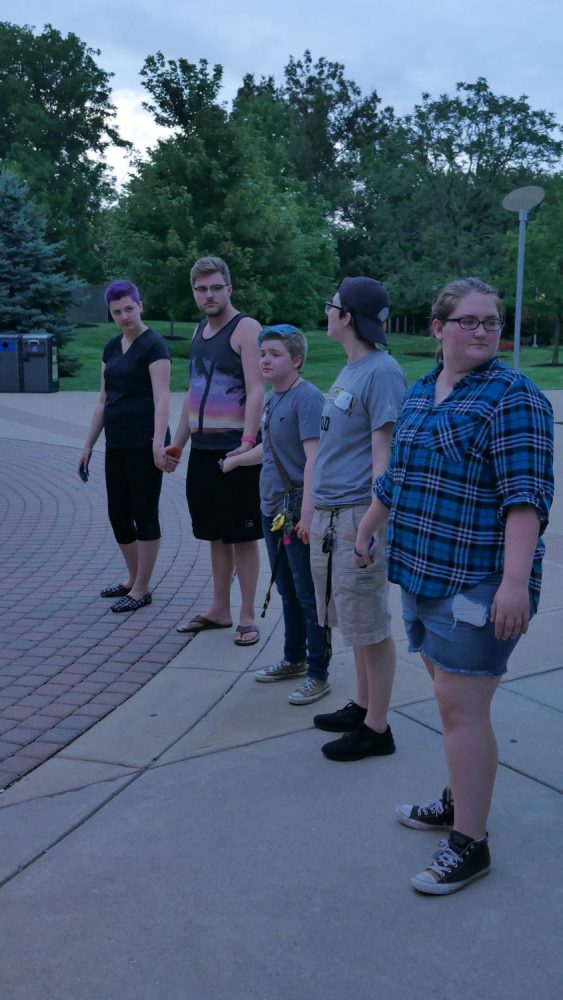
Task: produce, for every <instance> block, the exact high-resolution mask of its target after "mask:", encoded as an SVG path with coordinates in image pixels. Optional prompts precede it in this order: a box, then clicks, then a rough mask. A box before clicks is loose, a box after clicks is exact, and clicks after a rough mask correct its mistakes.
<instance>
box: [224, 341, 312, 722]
mask: <svg viewBox="0 0 563 1000" xmlns="http://www.w3.org/2000/svg"><path fill="white" fill-rule="evenodd" d="M258 344H259V347H260V354H261V361H260V365H261V368H262V374H263V376H264V378H265V379H267V380H268V381H270V382H271V383H272V391H271V392H270V393H269V394H268V396H267V397H266V400H265V405H264V412H263V415H262V443H261V444H259V445H257V446H256V448H253V449H252V450H251V451H248V452H246V453H245V454H238V455H233V456H231V457H227V458H225V460H224V461H223V471H224V472H229V471H230V470H231V469H234V468H237V467H238V466H241V465H252V464H256V463H258V462H262V471H261V474H260V507H261V510H262V518H263V527H264V539H265V542H266V547H267V550H268V557H269V559H270V565H271V567H272V581H273V580H275V582H276V586H277V589H278V591H279V593H280V595H281V598H282V605H283V618H284V657H283V659H282V660H280V661H279V662H277V663H273V664H270V665H269V666H267V667H261V668H260V669H259V670H257V671H256V673H255V678H256V680H257V681H260V682H262V683H270V682H272V681H279V680H285V679H292V678H294V677H302V676H303V675H305V674H306V675H307V676H306V677H305V680H304V681H303V682H302V683H301V684H300V686H299V687H298V688H297V690H295V691H293V693H292V694H290V695H289V702H290V704H292V705H309V704H311V703H312V702H314V701H318V699H319V698H322V697H324V695H326V694H328V693H329V691H330V684H329V683H328V679H327V674H328V664H329V660H330V631H329V630H325V629H323V628H322V627H321V626H320V625H319V622H318V619H317V607H316V601H315V588H314V585H313V578H312V576H311V564H310V558H309V533H310V530H311V520H312V517H313V502H312V499H311V480H312V470H313V464H314V460H315V455H316V451H317V445H318V441H319V434H320V422H321V412H322V409H323V405H324V396H323V394H322V392H320V390H319V389H317V388H316V387H315V386H314V385H311V383H310V382H307V381H306V380H305V379H303V378H301V375H300V370H301V367H302V365H303V363H304V361H305V357H306V354H307V341H306V339H305V337H304V336H303V334H302V333H301V331H300V330H298V329H297V328H296V327H294V326H289V325H285V324H280V325H279V326H273V327H267V328H266V329H265V330H262V332H261V333H260V334H259V336H258Z"/></svg>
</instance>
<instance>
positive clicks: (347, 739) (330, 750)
mask: <svg viewBox="0 0 563 1000" xmlns="http://www.w3.org/2000/svg"><path fill="white" fill-rule="evenodd" d="M322 751H323V753H324V755H325V757H328V759H329V760H363V758H364V757H385V756H386V755H387V754H390V753H395V741H394V739H393V734H392V733H391V730H390V728H389V726H387V729H386V730H385V732H384V733H376V732H375V730H374V729H370V728H369V726H366V725H365V723H362V725H361V726H360V728H359V729H354V731H353V732H351V733H345V734H344V736H341V737H340V739H339V740H333V741H332V743H325V745H324V747H323V748H322Z"/></svg>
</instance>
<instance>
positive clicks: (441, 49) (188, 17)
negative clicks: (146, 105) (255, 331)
mask: <svg viewBox="0 0 563 1000" xmlns="http://www.w3.org/2000/svg"><path fill="white" fill-rule="evenodd" d="M0 17H1V18H2V20H5V21H12V22H13V23H15V24H20V25H23V24H29V25H34V26H35V27H36V28H38V29H40V28H42V27H43V25H44V24H45V22H46V21H49V22H50V23H51V24H52V25H53V27H55V28H58V30H59V31H61V32H63V33H64V34H66V33H67V32H69V31H73V32H75V33H76V34H77V35H78V36H79V37H80V38H81V39H82V40H83V41H85V42H86V44H87V45H89V46H90V47H91V48H94V49H100V52H101V55H100V56H99V59H98V61H99V63H100V64H101V65H102V66H103V67H104V69H106V70H108V71H110V72H112V73H113V74H114V78H113V85H114V97H113V100H114V103H115V105H116V107H117V109H118V124H119V127H120V130H121V133H122V135H123V136H124V138H126V139H129V140H131V141H132V142H133V143H134V144H135V146H136V147H137V148H138V149H141V150H142V149H144V148H145V147H146V146H147V145H151V144H152V143H153V142H154V141H155V137H156V135H157V133H158V130H157V129H156V126H154V125H153V124H152V122H151V120H150V118H149V116H148V115H147V114H146V113H145V112H143V111H142V109H141V101H142V99H143V90H142V87H141V84H140V79H139V70H140V68H141V66H142V64H143V61H144V59H145V57H146V56H147V55H149V54H151V53H154V52H156V51H157V50H158V49H160V50H161V51H162V52H163V53H164V55H165V57H166V58H168V59H174V58H178V57H181V56H183V57H185V58H187V59H189V60H190V61H191V62H197V61H198V60H199V59H202V58H205V59H207V60H208V61H209V63H210V64H214V63H220V64H221V65H222V66H223V70H224V77H223V79H224V84H225V92H224V97H225V99H226V100H228V99H230V98H231V97H232V96H233V94H234V93H235V91H236V88H237V86H238V85H239V83H240V82H241V79H242V76H243V74H244V73H248V72H251V73H254V74H255V75H256V76H257V77H260V76H261V75H270V74H272V75H274V76H275V77H276V78H277V79H278V80H281V78H282V71H283V67H284V65H285V64H286V63H287V61H288V58H289V56H290V55H293V56H295V57H296V58H298V57H299V56H301V55H302V54H303V52H304V51H305V49H310V50H311V53H312V56H313V59H314V60H316V59H318V58H319V57H320V56H325V57H326V58H327V59H330V60H333V61H338V62H341V63H343V64H344V66H345V68H346V75H347V77H348V78H349V79H352V80H355V81H356V83H358V84H359V85H360V87H361V88H362V90H363V91H364V92H368V91H370V90H373V89H375V90H377V92H378V94H379V96H380V97H381V99H382V102H383V104H385V105H386V104H390V105H392V106H393V107H394V108H395V110H396V112H397V113H398V114H404V113H406V112H407V111H409V110H410V109H411V108H412V107H413V105H414V104H415V103H416V102H417V101H418V100H419V98H420V95H421V93H422V92H423V91H429V92H430V93H431V94H432V95H434V96H438V95H439V94H442V93H453V91H454V88H455V84H456V83H457V82H458V81H463V82H473V81H474V80H475V79H476V78H477V77H478V76H484V77H486V79H487V80H488V82H489V85H490V86H491V88H492V89H493V90H494V91H495V92H496V93H502V94H506V95H509V96H511V97H518V96H520V95H521V94H527V95H528V97H529V100H530V103H531V105H532V107H534V108H537V109H539V108H542V109H545V110H547V111H552V112H554V113H555V114H556V116H557V119H558V121H559V122H561V123H563V72H562V70H561V66H562V64H563V62H562V51H563V2H562V0H535V3H532V2H530V0H527V2H526V3H524V2H523V0H391V2H388V0H387V2H385V3H383V2H381V0H344V2H343V3H339V4H335V3H332V4H330V3H327V0H284V2H283V3H281V2H279V0H278V2H274V0H214V2H212V3H210V4H208V5H205V4H203V3H195V2H194V0H191V2H190V0H176V2H175V3H174V2H170V0H169V2H168V3H164V2H162V0H49V2H48V3H46V2H45V0H25V3H24V4H22V3H21V0H0ZM112 162H113V164H114V166H115V168H116V170H117V172H118V175H119V176H120V177H121V178H123V176H124V169H125V168H124V165H123V163H122V162H121V161H120V158H119V156H117V157H112Z"/></svg>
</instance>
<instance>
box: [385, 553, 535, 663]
mask: <svg viewBox="0 0 563 1000" xmlns="http://www.w3.org/2000/svg"><path fill="white" fill-rule="evenodd" d="M501 579H502V575H501V574H500V573H492V574H491V575H490V576H487V577H485V579H484V580H480V581H479V583H477V584H475V585H474V586H471V587H465V588H464V589H463V590H461V591H459V593H457V594H453V595H451V596H450V597H437V598H434V597H417V596H416V595H415V594H408V593H407V592H406V591H405V590H403V591H402V592H401V597H402V602H403V622H404V625H405V630H406V633H407V638H408V640H409V652H411V653H424V654H425V655H426V656H428V657H429V658H430V659H431V660H432V661H433V662H434V663H435V664H436V665H437V666H438V667H440V668H441V669H442V670H447V671H449V672H450V673H454V674H473V675H474V676H475V677H498V676H500V675H501V674H504V673H505V672H506V669H507V663H508V658H509V656H510V654H511V653H512V650H513V649H514V647H515V646H516V644H517V642H518V639H519V638H520V636H518V638H517V639H496V638H495V626H494V623H493V622H492V621H491V619H490V612H491V605H492V603H493V598H494V596H495V594H496V592H497V590H498V588H499V586H500V582H501ZM532 610H533V609H532V607H530V612H532Z"/></svg>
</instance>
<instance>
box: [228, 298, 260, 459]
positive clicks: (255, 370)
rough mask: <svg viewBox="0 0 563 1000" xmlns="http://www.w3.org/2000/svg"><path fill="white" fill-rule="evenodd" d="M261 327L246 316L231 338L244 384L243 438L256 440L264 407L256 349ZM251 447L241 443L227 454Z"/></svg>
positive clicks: (249, 444)
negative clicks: (240, 365)
mask: <svg viewBox="0 0 563 1000" xmlns="http://www.w3.org/2000/svg"><path fill="white" fill-rule="evenodd" d="M260 330H261V326H260V324H259V323H257V322H256V320H255V319H250V317H249V316H246V317H245V318H244V319H241V321H240V323H239V324H238V326H237V327H236V329H235V332H234V333H233V337H232V346H233V348H234V350H236V351H238V352H239V354H240V359H241V362H242V371H243V375H244V384H245V387H246V404H245V408H244V430H243V432H242V434H243V437H251V438H254V440H256V436H257V434H258V428H259V427H260V417H261V416H262V407H263V405H264V379H263V378H262V372H261V371H260V350H259V347H258V334H259V333H260ZM252 447H253V445H252V444H251V442H250V441H242V443H241V445H240V447H239V448H235V449H234V451H232V452H229V454H230V455H234V454H237V453H240V452H241V451H250V449H251V448H252Z"/></svg>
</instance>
